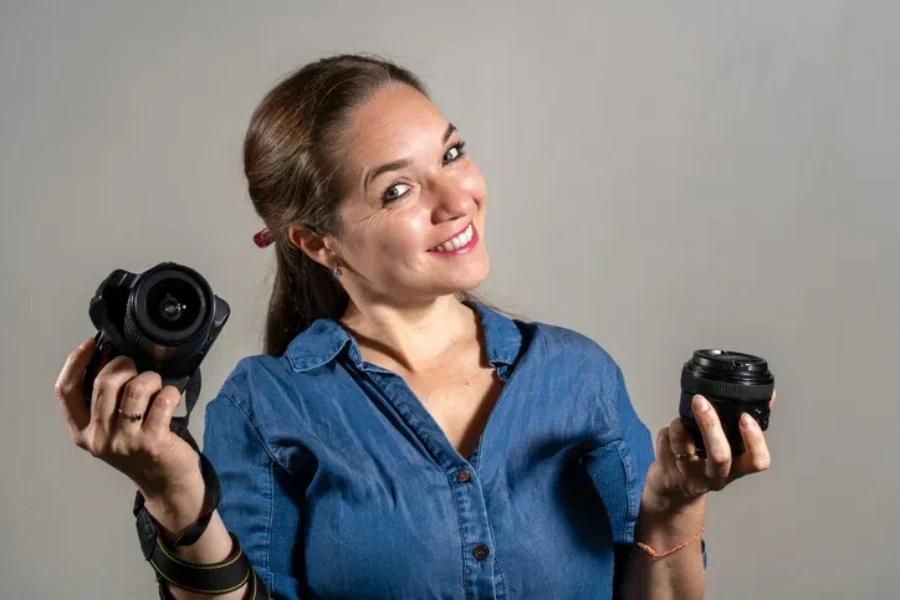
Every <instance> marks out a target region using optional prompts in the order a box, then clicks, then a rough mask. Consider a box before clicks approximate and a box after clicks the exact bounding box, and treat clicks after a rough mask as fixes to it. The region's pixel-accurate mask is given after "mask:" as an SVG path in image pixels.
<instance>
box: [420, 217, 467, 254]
mask: <svg viewBox="0 0 900 600" xmlns="http://www.w3.org/2000/svg"><path fill="white" fill-rule="evenodd" d="M473 235H475V228H474V226H473V225H472V222H471V221H470V222H469V224H468V225H466V226H465V228H464V229H463V230H462V231H460V232H458V233H457V234H456V235H454V236H453V237H451V238H450V239H448V240H447V241H445V242H442V243H440V244H438V245H437V246H435V247H433V248H431V249H430V250H429V252H452V251H454V250H457V249H459V248H462V247H463V246H465V245H466V244H468V243H469V242H470V241H472V236H473Z"/></svg>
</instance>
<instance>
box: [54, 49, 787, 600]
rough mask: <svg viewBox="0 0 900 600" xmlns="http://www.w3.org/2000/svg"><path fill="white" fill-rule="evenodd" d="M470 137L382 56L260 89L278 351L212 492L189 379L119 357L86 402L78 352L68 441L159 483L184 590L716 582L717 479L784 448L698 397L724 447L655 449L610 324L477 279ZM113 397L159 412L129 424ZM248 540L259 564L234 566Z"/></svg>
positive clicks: (563, 591) (660, 591)
mask: <svg viewBox="0 0 900 600" xmlns="http://www.w3.org/2000/svg"><path fill="white" fill-rule="evenodd" d="M464 148H465V145H464V142H463V140H462V138H461V136H460V132H459V131H458V130H457V128H456V127H454V126H453V125H452V124H451V123H450V122H449V121H448V119H447V118H446V117H445V116H444V115H443V114H441V112H440V111H439V110H438V109H437V107H436V106H435V105H434V104H433V103H432V102H431V101H430V100H429V98H428V96H427V95H426V93H425V91H424V87H423V86H422V84H421V83H420V82H419V80H418V79H417V78H416V77H415V76H414V75H412V74H411V73H410V72H409V71H407V70H405V69H403V68H401V67H399V66H397V65H395V64H393V63H390V62H387V61H382V60H377V59H373V58H369V57H363V56H352V55H342V56H337V57H332V58H327V59H323V60H320V61H317V62H314V63H311V64H309V65H306V66H304V67H303V68H302V69H300V70H299V71H297V72H296V73H294V74H292V75H291V76H289V77H288V78H286V79H285V80H284V81H282V82H281V83H279V84H278V85H277V86H276V87H275V88H274V89H273V90H272V91H271V92H269V93H268V94H267V95H266V97H265V98H264V99H263V101H262V102H261V104H260V105H259V107H258V108H257V109H256V111H255V112H254V114H253V117H252V120H251V122H250V126H249V129H248V132H247V136H246V140H245V145H244V161H245V171H246V176H247V181H248V186H249V192H250V197H251V199H252V201H253V204H254V206H255V207H256V210H257V212H258V214H259V215H260V216H261V217H262V219H263V220H264V221H265V224H266V227H267V231H268V233H267V236H266V238H267V239H271V240H273V241H274V244H275V252H276V256H277V269H278V270H277V275H276V280H275V286H274V290H273V294H272V299H271V303H270V306H269V314H268V322H267V330H266V344H265V345H266V348H265V350H266V351H265V353H264V354H259V355H254V356H250V357H247V358H245V359H243V360H241V361H240V362H239V363H238V365H237V367H236V368H235V369H234V370H233V372H232V373H231V374H230V376H229V377H228V378H227V380H226V381H225V383H224V385H223V386H222V389H221V391H220V392H219V394H218V395H217V396H216V397H215V398H214V399H213V400H212V401H211V402H210V403H209V404H208V405H207V406H206V416H205V418H206V423H205V431H204V446H203V452H204V454H205V455H206V456H207V457H208V458H209V459H210V461H211V462H212V464H213V465H214V467H215V469H216V471H217V472H218V475H219V479H220V481H221V487H222V498H221V502H220V503H219V505H218V508H217V509H216V510H212V509H210V508H208V507H207V504H206V500H207V498H206V496H205V488H204V485H205V480H204V478H203V476H202V474H201V472H200V470H199V467H198V463H197V460H196V458H197V457H196V454H195V453H194V452H193V451H192V450H191V449H190V448H189V447H187V446H186V445H185V444H184V442H183V441H182V440H180V438H177V437H175V436H174V434H172V433H171V432H170V431H169V430H168V429H167V428H166V425H168V423H169V421H170V419H171V414H172V411H173V410H174V406H175V405H176V404H177V401H178V394H177V390H176V391H175V392H174V393H173V392H172V388H171V386H169V387H168V388H166V389H165V390H163V391H160V386H161V381H160V379H159V377H158V376H154V375H155V374H153V373H147V372H145V373H142V374H140V375H138V374H137V373H136V371H135V369H134V365H133V363H129V362H128V361H127V360H124V359H121V360H117V361H113V362H110V363H109V365H107V366H106V367H104V370H103V371H101V372H100V374H99V375H98V377H97V380H98V381H99V382H100V384H99V385H98V387H97V388H96V389H95V394H96V395H97V398H95V399H94V401H93V403H92V404H91V406H92V408H91V411H92V412H91V414H88V411H87V409H86V408H85V407H86V406H87V405H86V404H85V399H84V398H82V397H80V396H79V390H80V388H79V387H78V385H77V382H78V381H79V375H80V373H81V372H83V369H84V365H85V364H86V362H87V358H86V357H88V356H89V354H90V350H91V348H90V346H89V344H87V345H84V346H80V347H79V348H78V349H76V351H75V352H73V354H72V355H71V356H70V359H69V361H68V362H67V363H66V366H65V367H64V369H63V372H62V373H61V374H60V379H59V382H58V384H57V393H58V395H59V396H60V398H61V400H63V406H64V410H65V411H66V416H67V419H68V422H69V423H70V426H71V427H72V436H73V439H74V440H76V443H78V444H79V445H81V446H82V447H86V448H88V449H90V450H91V452H92V453H93V454H94V455H95V456H98V457H100V458H103V459H104V460H106V461H107V462H109V463H110V464H113V465H115V466H117V468H119V469H120V470H121V471H123V472H125V473H126V474H129V475H130V476H131V477H132V479H133V480H134V481H136V482H142V483H141V484H139V487H140V488H141V489H142V491H143V493H144V496H145V498H146V508H147V512H148V513H149V514H150V515H152V517H153V518H154V519H156V520H157V521H158V522H159V529H160V530H161V531H162V532H163V535H162V536H161V537H160V538H159V539H157V544H158V545H159V546H160V548H164V550H163V552H164V553H165V554H166V556H168V557H169V559H170V565H169V567H170V570H168V571H166V572H165V573H164V572H163V571H160V574H159V582H160V586H161V590H163V593H164V594H166V597H175V598H209V597H210V596H209V595H208V594H209V593H214V594H215V595H216V597H221V598H255V597H257V594H260V593H262V592H265V591H266V588H268V590H271V592H273V593H274V594H275V595H277V597H279V598H289V599H299V598H370V599H380V598H410V599H413V598H414V599H417V600H421V599H427V598H440V599H449V598H459V599H460V600H462V599H470V598H479V599H488V598H490V599H507V598H528V599H531V598H535V599H545V598H554V599H559V600H580V599H588V598H590V599H591V600H596V599H599V598H614V597H622V598H679V599H689V598H701V597H703V594H704V588H705V578H704V567H705V552H704V545H703V543H702V540H701V539H700V536H701V533H702V531H703V528H704V515H705V498H706V493H707V492H708V491H710V490H719V489H722V488H723V487H725V485H727V484H728V483H729V482H730V481H732V480H734V479H735V478H737V477H740V476H742V475H745V474H748V473H753V472H756V471H760V470H763V469H765V468H767V466H768V462H769V456H768V450H767V448H766V444H765V440H764V439H763V436H762V432H761V431H760V429H759V427H758V426H756V425H755V423H756V421H754V420H753V419H749V420H747V421H742V423H743V424H742V426H741V435H742V436H743V441H744V444H745V447H746V448H747V452H746V453H745V454H744V455H742V456H740V457H737V458H735V459H734V460H732V456H731V453H730V449H729V444H728V441H727V439H726V437H725V434H724V432H723V429H722V427H721V424H720V423H719V421H718V418H717V416H716V412H715V411H714V410H709V404H708V403H707V402H705V401H704V400H703V399H702V398H701V397H699V396H697V397H695V398H694V403H693V409H694V411H695V417H696V422H697V425H698V427H699V428H700V431H701V433H702V435H703V441H704V444H705V447H706V449H707V456H708V457H707V458H701V457H700V456H699V455H698V453H697V452H695V448H694V443H693V441H692V438H691V436H690V435H689V433H688V431H687V429H686V428H685V427H684V425H683V424H682V423H681V421H680V420H679V419H675V420H674V421H673V422H672V423H671V425H670V426H669V427H666V428H663V429H662V430H661V431H660V433H659V435H658V436H657V447H656V456H654V447H653V442H652V440H651V436H650V432H649V430H648V429H647V427H646V426H645V425H644V423H643V422H642V421H641V420H640V419H639V417H638V415H637V414H636V413H635V411H634V408H633V406H632V403H631V400H630V398H629V395H628V392H627V390H626V387H625V378H624V376H623V374H622V372H621V370H620V369H619V367H618V365H616V363H615V361H614V360H613V359H612V357H610V356H609V355H608V354H607V353H606V352H605V351H604V350H603V348H602V347H601V346H600V345H598V344H597V343H596V342H594V341H593V340H590V339H589V338H587V337H585V336H584V335H581V334H579V333H577V332H575V331H572V330H569V329H565V328H562V327H557V326H553V325H549V324H545V323H534V322H526V321H524V320H522V319H518V318H515V317H512V316H510V315H507V314H505V313H503V312H501V311H499V310H498V309H495V308H492V307H489V306H488V305H486V304H485V303H484V302H483V301H480V300H479V299H477V298H476V297H475V296H474V295H472V292H471V290H472V289H473V288H475V287H477V286H478V285H479V284H481V283H482V282H483V281H484V280H485V278H486V277H487V276H488V272H489V270H490V263H489V260H488V253H487V250H486V247H485V243H484V240H485V235H486V234H485V211H486V207H487V188H486V185H485V181H484V178H483V177H482V175H481V173H480V172H479V171H478V168H477V167H476V166H475V164H474V162H473V161H472V160H471V159H470V157H469V156H468V155H467V154H466V152H465V149H464ZM263 245H264V244H263ZM123 386H124V391H123ZM119 397H124V400H123V402H126V403H127V404H128V409H129V410H128V411H127V412H128V413H134V414H143V413H144V412H145V411H148V410H149V412H150V414H151V416H148V418H147V423H145V424H140V423H123V425H122V426H116V423H119V421H117V419H119V417H117V416H116V414H117V413H116V412H115V410H114V407H115V406H116V405H117V400H116V399H117V398H119ZM151 398H153V400H152V402H151ZM151 404H152V409H148V408H147V407H148V406H151ZM119 412H121V409H119ZM148 482H149V483H148ZM205 514H206V515H211V518H210V520H209V524H208V526H205V529H204V528H203V527H198V526H197V525H196V523H197V522H198V519H199V518H200V517H201V516H202V515H205ZM202 522H203V523H205V521H202ZM198 530H199V533H198ZM185 531H188V532H190V535H189V539H190V540H192V541H191V542H190V543H187V544H180V545H178V544H176V547H170V546H169V544H174V543H175V542H174V540H179V541H180V540H181V536H182V535H183V534H184V532H185ZM201 533H202V535H200V534H201ZM198 536H199V537H198ZM242 553H243V554H244V555H245V556H246V557H247V558H249V561H250V562H251V563H252V565H253V568H252V569H251V568H249V567H247V568H246V569H245V570H240V569H238V571H239V572H238V571H235V568H233V567H232V568H231V571H235V573H236V575H235V573H232V576H231V577H230V578H219V579H218V580H216V574H217V573H219V572H220V569H227V568H228V567H229V566H230V565H235V564H237V565H245V564H246V558H245V559H243V561H244V562H239V561H238V559H239V557H241V555H242ZM253 573H255V574H256V577H250V575H251V574H253ZM170 575H171V576H172V577H175V578H176V579H177V581H174V582H173V580H172V579H171V577H170ZM244 575H246V577H245V578H244V579H241V576H244ZM225 581H227V582H228V583H229V584H233V585H231V586H230V587H225V586H224V582H225ZM216 583H219V584H220V585H219V586H218V587H217V586H216V585H215V584H216ZM200 591H203V592H205V593H199V592H200Z"/></svg>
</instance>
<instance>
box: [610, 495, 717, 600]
mask: <svg viewBox="0 0 900 600" xmlns="http://www.w3.org/2000/svg"><path fill="white" fill-rule="evenodd" d="M646 513H647V511H645V510H643V509H642V511H641V516H640V517H639V518H638V523H637V526H636V527H635V540H637V541H639V542H643V543H645V544H647V545H648V546H650V547H651V548H653V549H654V550H655V551H657V552H659V553H662V552H663V551H665V550H668V549H669V548H674V547H675V546H678V545H680V544H682V543H684V542H685V541H687V540H690V539H691V538H692V537H693V536H695V535H696V534H697V532H698V531H699V530H700V528H701V527H702V526H703V522H704V519H705V514H706V503H705V499H703V500H702V501H700V502H698V503H697V504H696V505H692V506H690V507H688V508H685V509H683V510H681V511H679V512H678V513H675V514H665V515H657V516H654V515H648V514H646ZM622 592H623V593H622V597H623V598H625V599H626V600H669V599H673V600H675V599H677V600H694V599H702V598H704V597H705V594H706V572H705V570H704V567H703V554H702V551H701V543H700V540H699V539H698V540H696V541H694V542H693V543H691V544H689V545H688V546H686V547H684V548H682V549H680V550H678V551H677V552H674V553H673V554H670V555H669V556H666V557H664V558H653V557H651V556H650V555H648V554H647V553H646V552H644V551H643V550H641V549H639V548H635V549H634V551H633V552H631V555H630V558H629V559H628V563H627V564H626V565H625V575H624V580H623V583H622Z"/></svg>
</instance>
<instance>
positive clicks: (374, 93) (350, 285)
mask: <svg viewBox="0 0 900 600" xmlns="http://www.w3.org/2000/svg"><path fill="white" fill-rule="evenodd" d="M464 147H465V142H463V141H462V139H461V138H460V134H459V131H458V130H457V128H456V127H455V126H454V125H453V124H452V123H449V122H448V120H447V119H446V118H445V117H444V116H443V115H442V114H441V113H440V111H438V109H437V107H435V105H434V104H433V103H432V102H431V101H430V100H429V98H428V96H427V92H426V89H425V86H424V84H423V83H422V82H421V81H420V80H419V79H418V78H417V77H416V76H415V75H414V74H413V73H411V72H409V71H408V70H406V69H404V68H402V67H400V66H398V65H395V64H393V63H390V62H387V61H381V60H377V59H371V58H366V57H360V56H339V57H333V58H329V59H325V60H321V61H318V62H316V63H313V64H311V65H307V66H305V67H304V68H303V69H301V70H299V71H298V72H296V73H294V74H293V75H291V76H290V77H289V78H287V79H286V80H284V81H283V82H281V84H280V85H278V86H277V87H275V88H274V89H273V90H272V91H271V92H270V93H269V94H268V95H267V96H266V97H265V98H264V99H263V101H262V103H261V104H260V106H259V107H258V108H257V110H256V112H255V114H254V115H253V119H252V121H251V124H250V127H249V130H248V133H247V137H246V141H245V146H244V162H245V172H246V175H247V180H248V183H249V190H250V197H251V199H252V200H253V203H254V206H255V208H256V210H257V212H258V213H259V215H260V216H261V217H262V218H263V220H264V221H265V223H266V226H267V228H268V230H269V232H270V235H271V237H272V239H273V240H274V242H275V245H276V254H277V257H278V270H277V274H276V281H275V290H274V293H273V295H272V299H271V304H270V309H269V317H268V327H267V342H266V351H267V352H268V353H270V354H275V355H277V354H281V353H282V352H283V351H284V349H285V348H286V346H287V344H288V343H289V342H290V341H291V340H292V339H293V338H294V336H295V335H296V334H297V333H298V332H299V331H301V330H303V329H305V328H306V327H307V326H308V325H309V324H310V323H312V322H313V321H314V320H315V319H317V318H321V317H327V318H332V319H338V318H340V317H341V316H342V315H345V313H347V314H346V318H347V319H348V320H352V319H353V318H354V317H353V315H354V314H355V312H356V310H355V306H354V303H353V302H351V301H350V299H351V298H357V297H360V298H361V300H360V302H361V303H364V304H369V303H371V302H373V301H378V302H385V301H387V302H396V301H399V302H402V303H408V302H413V303H416V302H422V301H424V302H429V301H430V300H431V299H432V298H433V297H434V296H441V295H446V294H455V295H456V297H457V299H459V300H472V301H475V300H477V301H479V302H480V303H482V304H483V303H484V302H483V301H482V300H481V299H480V298H478V297H477V296H475V295H474V294H473V293H472V292H471V290H472V288H474V287H476V286H477V285H479V284H480V283H481V282H482V281H483V280H484V279H485V278H486V277H487V274H488V271H489V268H490V267H489V261H488V254H487V251H486V250H485V248H484V245H483V244H482V243H480V241H481V239H482V236H483V232H484V215H485V206H486V202H487V190H486V187H485V182H484V179H483V177H482V176H481V173H480V172H479V171H478V169H477V167H476V166H475V164H474V163H473V162H472V161H470V160H469V159H468V156H467V155H466V154H465V152H464ZM478 232H480V234H479V233H478ZM461 235H465V236H467V238H468V239H466V240H465V243H464V244H462V245H461V246H462V247H459V246H457V247H454V246H453V245H454V243H455V242H454V240H456V242H458V241H459V240H458V239H457V238H459V236H461ZM448 244H449V246H448ZM451 257H454V258H459V259H460V260H459V261H457V262H455V263H448V262H447V261H446V260H443V259H447V258H451ZM336 269H339V270H340V272H341V273H342V274H346V277H345V278H344V279H343V280H342V282H340V283H339V282H338V281H336V279H335V278H334V277H333V274H334V273H335V272H336ZM348 308H349V311H350V312H349V313H348Z"/></svg>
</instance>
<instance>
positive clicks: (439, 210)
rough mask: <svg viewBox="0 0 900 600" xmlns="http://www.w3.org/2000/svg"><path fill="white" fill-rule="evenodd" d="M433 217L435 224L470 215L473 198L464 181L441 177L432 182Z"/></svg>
mask: <svg viewBox="0 0 900 600" xmlns="http://www.w3.org/2000/svg"><path fill="white" fill-rule="evenodd" d="M430 191H431V195H432V198H433V207H434V209H433V217H432V220H433V221H434V222H435V223H443V222H444V221H452V220H454V219H459V218H461V217H465V216H466V215H469V214H471V213H472V209H473V208H474V205H475V198H474V197H473V196H472V193H471V191H470V190H468V189H467V186H466V185H465V182H464V181H461V180H460V179H459V178H457V177H452V176H443V177H439V178H437V179H436V180H435V181H433V182H432V185H431V190H430Z"/></svg>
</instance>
